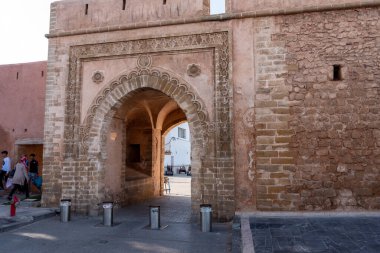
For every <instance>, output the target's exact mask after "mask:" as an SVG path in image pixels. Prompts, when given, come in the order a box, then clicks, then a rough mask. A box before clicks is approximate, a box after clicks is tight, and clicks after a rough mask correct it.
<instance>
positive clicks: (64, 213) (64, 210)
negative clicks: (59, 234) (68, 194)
mask: <svg viewBox="0 0 380 253" xmlns="http://www.w3.org/2000/svg"><path fill="white" fill-rule="evenodd" d="M60 210H61V222H69V221H70V220H71V199H61V204H60Z"/></svg>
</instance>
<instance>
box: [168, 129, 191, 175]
mask: <svg viewBox="0 0 380 253" xmlns="http://www.w3.org/2000/svg"><path fill="white" fill-rule="evenodd" d="M190 153H191V143H190V130H189V124H188V123H187V122H186V123H183V124H181V125H178V126H176V127H175V128H173V129H172V130H170V132H169V133H168V134H167V135H166V137H165V161H164V166H165V170H166V168H167V167H168V165H169V166H172V167H173V168H174V170H173V172H174V173H177V172H178V169H179V168H180V167H181V166H184V167H185V169H186V171H187V170H188V167H189V166H190V156H191V154H190Z"/></svg>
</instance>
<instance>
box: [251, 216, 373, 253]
mask: <svg viewBox="0 0 380 253" xmlns="http://www.w3.org/2000/svg"><path fill="white" fill-rule="evenodd" d="M250 224H251V230H252V237H253V242H254V247H255V252H256V253H290V252H312V253H328V252H330V253H379V252H380V218H379V217H326V218H323V217H313V218H305V217H302V218H294V217H279V218H275V217H268V218H265V217H254V218H250Z"/></svg>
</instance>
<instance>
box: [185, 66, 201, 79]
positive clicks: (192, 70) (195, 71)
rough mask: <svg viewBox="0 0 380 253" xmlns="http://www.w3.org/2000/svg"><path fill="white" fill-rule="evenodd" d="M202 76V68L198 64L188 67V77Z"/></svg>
mask: <svg viewBox="0 0 380 253" xmlns="http://www.w3.org/2000/svg"><path fill="white" fill-rule="evenodd" d="M200 74H201V67H200V66H199V65H197V64H190V65H188V66H187V75H188V76H191V77H196V76H199V75H200Z"/></svg>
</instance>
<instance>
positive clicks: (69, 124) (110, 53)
mask: <svg viewBox="0 0 380 253" xmlns="http://www.w3.org/2000/svg"><path fill="white" fill-rule="evenodd" d="M205 47H207V48H210V47H212V48H214V49H215V62H214V64H215V69H216V75H217V76H216V79H215V82H216V86H215V91H214V92H215V102H216V104H215V106H216V107H217V108H220V110H218V112H217V113H216V116H215V118H214V119H213V121H214V122H208V123H207V125H206V126H205V128H206V129H207V130H206V132H210V129H215V134H216V136H228V138H217V139H216V143H215V146H216V147H217V149H219V148H221V147H222V146H226V145H224V144H225V143H227V142H230V140H231V139H232V137H231V136H232V118H231V117H227V118H226V117H225V116H224V115H230V112H231V110H232V102H231V100H232V86H231V85H230V83H231V82H230V69H229V64H230V54H229V51H230V40H229V36H228V32H215V33H204V34H191V35H183V36H172V37H160V38H149V39H141V40H131V41H122V42H110V43H101V44H86V45H79V46H73V47H71V48H70V60H69V62H70V64H69V80H68V86H67V89H66V111H65V129H64V136H65V140H64V145H65V157H71V156H74V157H75V156H76V155H78V154H75V152H76V151H75V150H76V148H74V147H75V146H76V145H77V143H78V142H80V140H81V139H83V136H87V135H88V132H87V130H88V129H86V127H84V126H83V125H82V126H81V125H80V116H79V115H81V113H80V110H81V100H80V98H81V96H80V94H81V89H82V85H81V83H80V82H79V80H81V78H80V77H78V76H77V75H78V74H79V73H80V71H78V69H79V66H80V65H81V62H82V61H83V60H86V59H89V58H98V59H99V58H102V57H107V58H110V57H119V56H126V55H135V54H140V56H139V58H138V60H137V66H138V69H139V70H141V71H149V68H150V67H151V64H152V59H151V57H150V56H149V55H148V53H149V54H150V53H153V52H163V51H167V52H170V51H179V50H186V51H189V50H190V51H191V50H198V49H203V48H205ZM161 74H162V78H164V79H165V78H171V77H170V75H167V74H166V73H161ZM130 75H134V77H137V76H138V75H139V73H137V72H135V73H131V74H130ZM120 80H122V78H120ZM173 83H178V81H176V80H173ZM118 84H119V83H118V82H112V83H111V84H110V85H109V86H108V89H110V90H112V87H114V86H117V85H118ZM186 91H187V89H186ZM104 92H108V91H107V90H104ZM99 99H101V98H100V97H99V98H96V99H95V100H99ZM197 102H198V101H196V100H193V103H195V104H197ZM92 110H94V108H92ZM202 110H203V108H202ZM93 112H94V111H93ZM198 116H199V118H200V119H201V120H202V121H204V120H205V119H206V118H207V117H206V114H205V113H204V111H200V112H198ZM210 124H211V125H210ZM209 125H210V126H211V127H210V126H209ZM229 137H231V138H229ZM206 139H207V138H206ZM205 145H206V144H205ZM227 146H228V148H229V149H231V147H232V146H231V145H227ZM229 152H232V150H230V151H229ZM222 153H223V154H227V153H228V152H226V151H225V150H224V151H222V152H220V154H222Z"/></svg>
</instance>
